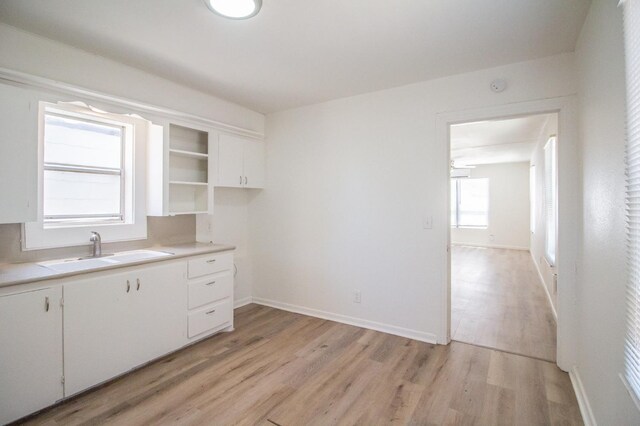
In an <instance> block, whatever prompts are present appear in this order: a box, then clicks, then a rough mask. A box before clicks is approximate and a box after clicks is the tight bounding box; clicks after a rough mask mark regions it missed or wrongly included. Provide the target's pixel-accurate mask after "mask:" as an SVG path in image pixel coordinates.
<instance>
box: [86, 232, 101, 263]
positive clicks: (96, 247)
mask: <svg viewBox="0 0 640 426" xmlns="http://www.w3.org/2000/svg"><path fill="white" fill-rule="evenodd" d="M89 241H91V242H92V243H93V252H92V253H91V257H100V256H102V238H100V234H98V233H97V232H95V231H91V238H89Z"/></svg>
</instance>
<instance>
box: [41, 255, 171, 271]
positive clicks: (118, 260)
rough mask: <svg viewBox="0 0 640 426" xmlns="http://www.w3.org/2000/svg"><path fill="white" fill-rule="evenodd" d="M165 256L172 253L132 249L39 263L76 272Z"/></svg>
mask: <svg viewBox="0 0 640 426" xmlns="http://www.w3.org/2000/svg"><path fill="white" fill-rule="evenodd" d="M165 256H171V254H170V253H165V252H162V251H155V250H132V251H124V252H120V253H115V254H113V255H109V256H105V257H97V258H88V259H87V258H81V259H78V258H72V259H59V260H49V261H46V262H40V263H38V265H40V266H44V267H45V268H49V269H51V270H53V271H56V272H76V271H84V270H87V269H95V268H101V267H104V266H110V265H117V264H126V263H131V262H138V261H140V260H145V259H153V258H156V257H165Z"/></svg>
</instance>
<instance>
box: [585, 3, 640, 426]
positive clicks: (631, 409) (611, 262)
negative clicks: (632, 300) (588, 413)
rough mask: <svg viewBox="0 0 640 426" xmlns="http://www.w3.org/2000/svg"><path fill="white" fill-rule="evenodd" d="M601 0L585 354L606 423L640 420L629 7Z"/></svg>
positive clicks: (589, 148)
mask: <svg viewBox="0 0 640 426" xmlns="http://www.w3.org/2000/svg"><path fill="white" fill-rule="evenodd" d="M616 3H617V2H614V1H609V0H595V1H594V2H593V4H592V6H591V9H590V11H589V15H588V17H587V20H586V23H585V25H584V27H583V29H582V33H581V35H580V38H579V41H578V46H577V50H576V58H577V63H578V70H579V74H578V76H579V85H580V86H579V87H580V96H579V105H580V122H581V123H580V133H581V135H580V138H581V144H582V146H581V148H582V149H581V151H582V198H583V200H582V209H583V216H582V259H581V262H580V265H579V274H578V278H579V279H578V282H579V283H580V285H579V294H578V312H579V318H578V324H579V336H578V360H577V371H578V374H579V376H580V377H581V379H582V383H583V385H584V388H585V391H586V396H587V398H588V400H589V402H590V405H591V408H592V410H593V414H594V416H595V419H596V421H597V423H598V424H600V425H631V424H635V425H637V424H640V411H638V409H637V408H636V407H635V406H634V404H633V402H632V400H631V399H630V397H629V395H628V394H627V391H626V390H625V388H624V386H623V384H622V381H621V380H620V378H619V376H618V374H619V373H621V372H622V371H623V347H624V334H625V285H626V280H627V274H626V268H625V244H626V242H625V203H624V199H625V175H624V164H625V162H624V141H625V114H626V112H625V75H624V52H623V36H622V12H621V9H619V8H617V7H616Z"/></svg>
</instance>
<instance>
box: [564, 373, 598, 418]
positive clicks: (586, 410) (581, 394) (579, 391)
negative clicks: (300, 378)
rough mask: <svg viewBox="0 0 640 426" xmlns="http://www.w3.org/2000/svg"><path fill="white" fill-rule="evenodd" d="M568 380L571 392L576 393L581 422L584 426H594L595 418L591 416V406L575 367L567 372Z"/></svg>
mask: <svg viewBox="0 0 640 426" xmlns="http://www.w3.org/2000/svg"><path fill="white" fill-rule="evenodd" d="M569 378H571V384H572V385H573V391H574V392H575V393H576V399H577V400H578V406H579V407H580V414H582V421H583V422H584V424H585V426H596V425H597V423H596V418H595V417H594V416H593V411H592V410H591V404H589V398H587V394H586V392H585V391H584V386H583V385H582V380H581V379H580V374H579V373H578V367H576V366H575V365H574V366H573V368H571V370H570V371H569Z"/></svg>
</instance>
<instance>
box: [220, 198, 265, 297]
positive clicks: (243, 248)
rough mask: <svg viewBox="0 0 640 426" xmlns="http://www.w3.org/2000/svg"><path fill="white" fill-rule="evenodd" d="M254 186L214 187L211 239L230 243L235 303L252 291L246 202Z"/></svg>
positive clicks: (249, 199) (248, 200)
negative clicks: (233, 264)
mask: <svg viewBox="0 0 640 426" xmlns="http://www.w3.org/2000/svg"><path fill="white" fill-rule="evenodd" d="M257 192H258V190H246V189H240V188H216V190H215V208H214V212H213V241H214V242H216V243H227V244H234V245H235V246H236V247H237V249H236V252H235V257H234V261H235V264H236V267H237V274H236V277H235V283H234V284H235V299H236V303H246V302H247V301H249V300H250V298H251V295H252V288H251V286H252V271H251V269H252V264H251V257H250V255H249V227H248V220H249V219H248V208H247V207H248V205H249V203H250V202H251V200H252V199H253V197H254V196H255V194H256V193H257Z"/></svg>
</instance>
